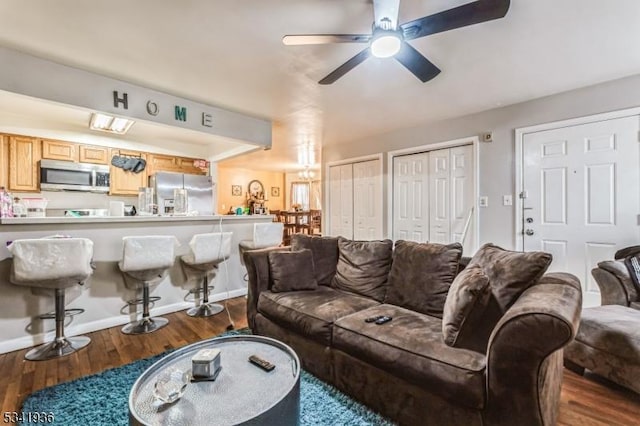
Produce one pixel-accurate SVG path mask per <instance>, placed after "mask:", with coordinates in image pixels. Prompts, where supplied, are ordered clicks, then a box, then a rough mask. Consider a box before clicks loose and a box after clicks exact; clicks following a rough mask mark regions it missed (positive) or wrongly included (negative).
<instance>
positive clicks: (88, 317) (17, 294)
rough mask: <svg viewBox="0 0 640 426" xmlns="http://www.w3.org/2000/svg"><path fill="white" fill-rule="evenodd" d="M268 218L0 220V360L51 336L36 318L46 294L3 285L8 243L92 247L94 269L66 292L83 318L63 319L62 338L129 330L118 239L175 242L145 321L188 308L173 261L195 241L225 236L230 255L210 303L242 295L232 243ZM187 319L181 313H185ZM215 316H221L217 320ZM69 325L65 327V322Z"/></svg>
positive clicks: (50, 327)
mask: <svg viewBox="0 0 640 426" xmlns="http://www.w3.org/2000/svg"><path fill="white" fill-rule="evenodd" d="M272 221H273V216H270V215H243V216H233V215H230V216H223V215H220V216H124V217H110V216H92V217H39V218H33V217H30V218H2V219H0V353H5V352H10V351H13V350H17V349H21V348H25V347H30V346H34V345H37V344H40V343H43V342H45V341H51V340H52V336H53V335H54V331H55V324H54V321H53V320H40V319H38V316H39V315H42V314H44V313H46V312H50V311H53V307H54V298H53V294H52V293H51V295H48V294H47V293H42V292H41V290H38V291H39V292H40V293H37V294H33V293H32V292H31V290H30V289H29V288H27V287H21V286H16V285H14V284H12V283H10V282H9V273H10V269H11V262H12V260H11V254H10V253H9V251H8V250H7V245H8V244H9V243H10V242H11V241H14V240H18V239H25V238H44V237H49V236H52V235H63V236H70V237H76V238H88V239H90V240H92V241H93V243H94V247H93V261H94V263H95V267H96V269H95V270H94V272H93V275H92V276H91V278H89V280H87V282H86V284H85V285H84V286H75V287H74V288H71V289H68V290H67V295H66V298H67V303H66V307H67V308H80V309H84V310H85V312H84V313H83V314H81V315H77V316H74V317H69V318H67V324H66V326H65V329H66V333H67V335H69V336H72V335H77V334H83V333H88V332H91V331H95V330H99V329H104V328H108V327H113V326H117V325H121V324H125V323H128V322H130V321H132V320H134V319H135V318H136V312H135V310H134V309H132V308H130V307H129V306H128V305H127V302H126V301H127V300H130V299H133V298H135V292H134V291H133V290H130V289H128V288H127V287H126V286H125V284H124V280H123V277H122V274H121V272H120V270H119V268H118V261H120V260H121V258H122V238H123V237H125V236H146V235H172V236H174V237H175V238H176V240H177V241H178V244H179V247H178V248H177V249H176V256H177V257H176V262H175V264H174V266H173V267H172V268H171V269H170V271H169V273H168V274H167V276H166V277H165V278H164V279H163V280H162V281H161V282H159V283H158V284H156V285H153V286H152V287H151V293H152V295H153V296H160V297H161V300H159V301H158V302H156V303H155V305H154V306H152V309H151V314H152V316H158V315H163V314H166V313H170V312H175V311H179V310H182V309H187V308H190V307H193V306H195V303H196V302H194V301H193V300H192V298H189V297H187V293H188V291H189V290H191V289H193V288H196V287H197V286H198V283H197V282H194V281H192V280H187V279H186V277H185V274H184V272H183V270H182V267H181V265H180V261H179V257H180V256H182V255H184V254H187V253H188V252H189V241H190V240H191V238H192V237H193V235H195V234H202V233H209V232H232V233H233V236H232V241H231V256H230V258H229V259H228V260H227V261H226V262H224V263H223V264H221V265H220V267H219V270H218V272H217V275H216V277H215V279H214V280H213V282H212V283H210V284H213V285H214V286H215V288H214V289H213V291H212V292H211V295H210V300H213V301H215V300H222V299H227V298H231V297H237V296H241V295H244V294H246V292H247V287H246V282H245V281H244V279H243V277H244V274H245V269H244V267H243V266H241V264H240V257H239V252H238V243H239V242H240V241H241V240H250V239H252V238H253V224H254V223H265V222H272ZM185 315H186V314H185ZM218 315H225V316H226V313H224V312H223V313H220V314H218ZM69 321H70V322H69Z"/></svg>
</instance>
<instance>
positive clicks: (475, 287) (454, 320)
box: [442, 265, 502, 353]
mask: <svg viewBox="0 0 640 426" xmlns="http://www.w3.org/2000/svg"><path fill="white" fill-rule="evenodd" d="M501 315H502V314H501V313H500V310H499V309H497V307H496V306H495V299H493V297H492V294H491V286H490V284H489V278H488V277H487V276H486V275H485V274H484V272H483V271H482V267H481V266H480V265H472V266H469V267H467V268H465V270H464V271H462V272H460V274H459V275H458V276H457V277H456V279H455V280H454V281H453V284H451V288H450V289H449V294H447V300H446V302H445V304H444V314H443V317H442V335H443V337H444V342H445V343H446V344H447V345H449V346H453V347H456V348H464V349H471V350H474V351H476V352H481V353H485V352H486V350H487V343H488V342H489V337H490V336H491V332H492V331H493V328H494V327H495V325H496V324H497V322H498V320H499V319H500V316H501Z"/></svg>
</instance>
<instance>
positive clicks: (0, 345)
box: [0, 288, 247, 354]
mask: <svg viewBox="0 0 640 426" xmlns="http://www.w3.org/2000/svg"><path fill="white" fill-rule="evenodd" d="M246 294H247V289H246V288H240V289H236V290H231V291H229V292H224V293H218V294H213V295H211V297H210V298H209V300H210V301H212V302H219V301H222V300H226V299H232V298H234V297H240V296H245V295H246ZM192 306H193V303H192V302H180V303H173V304H171V305H165V306H159V307H157V308H153V309H151V310H150V313H151V315H152V316H158V315H166V314H170V313H172V312H177V311H181V310H185V309H189V308H191V307H192ZM129 321H131V319H130V318H129V316H128V315H118V316H116V317H110V318H104V319H99V320H95V321H91V322H88V323H85V324H78V325H75V326H74V325H70V326H68V327H65V329H64V334H65V335H66V336H69V337H71V336H78V335H80V334H85V333H91V332H92V331H98V330H104V329H105V328H111V327H116V326H119V325H123V324H126V323H128V322H129ZM55 336H56V334H55V331H50V332H47V333H39V334H34V335H32V336H24V337H18V338H15V339H11V340H6V341H4V342H0V354H4V353H7V352H12V351H17V350H20V349H24V348H29V347H31V346H36V345H41V344H42V343H45V342H50V341H52V340H53V339H54V338H55Z"/></svg>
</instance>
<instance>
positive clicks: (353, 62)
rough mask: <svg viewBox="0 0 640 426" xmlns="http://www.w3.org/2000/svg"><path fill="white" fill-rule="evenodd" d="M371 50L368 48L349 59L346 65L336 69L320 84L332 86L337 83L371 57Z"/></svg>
mask: <svg viewBox="0 0 640 426" xmlns="http://www.w3.org/2000/svg"><path fill="white" fill-rule="evenodd" d="M369 55H370V53H369V48H368V47H367V48H366V49H364V50H363V51H362V52H360V53H358V54H357V55H356V56H354V57H353V58H351V59H349V60H348V61H347V62H345V63H344V64H342V65H340V66H339V67H338V68H336V69H335V71H333V72H332V73H331V74H329V75H328V76H326V77H325V78H323V79H322V80H320V81H319V82H318V83H319V84H331V83H333V82H335V81H336V80H337V79H339V78H340V77H342V76H343V75H345V74H346V73H348V72H349V71H351V70H352V69H354V68H355V67H356V66H358V65H360V64H361V63H363V62H364V61H365V59H367V58H368V57H369Z"/></svg>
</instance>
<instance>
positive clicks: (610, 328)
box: [576, 305, 640, 365]
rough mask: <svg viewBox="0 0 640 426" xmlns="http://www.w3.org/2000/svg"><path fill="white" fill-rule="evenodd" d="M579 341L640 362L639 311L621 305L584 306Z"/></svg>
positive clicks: (633, 361)
mask: <svg viewBox="0 0 640 426" xmlns="http://www.w3.org/2000/svg"><path fill="white" fill-rule="evenodd" d="M576 341H578V342H581V343H584V344H585V345H587V346H589V347H591V348H594V349H598V350H599V351H601V352H602V353H603V354H611V355H612V356H613V357H617V358H620V359H625V360H627V361H629V362H631V363H633V364H636V365H638V364H640V358H639V355H640V311H637V310H635V309H631V308H628V307H626V306H619V305H605V306H596V307H593V308H586V309H583V310H582V316H581V318H580V327H579V328H578V333H577V334H576Z"/></svg>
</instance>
